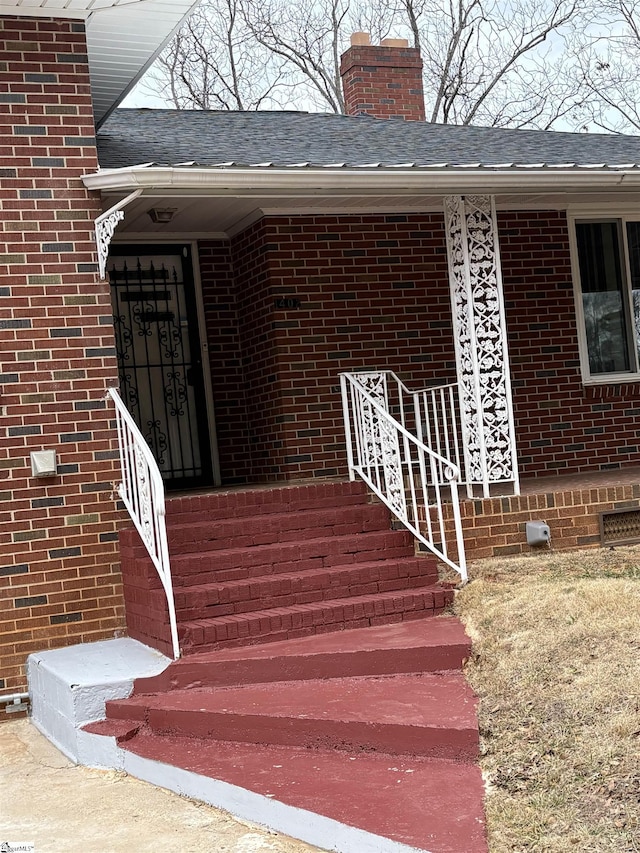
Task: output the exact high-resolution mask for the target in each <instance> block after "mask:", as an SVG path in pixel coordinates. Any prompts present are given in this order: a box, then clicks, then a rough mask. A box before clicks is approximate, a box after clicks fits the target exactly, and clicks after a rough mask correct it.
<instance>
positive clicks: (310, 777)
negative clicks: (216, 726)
mask: <svg viewBox="0 0 640 853" xmlns="http://www.w3.org/2000/svg"><path fill="white" fill-rule="evenodd" d="M123 746H124V747H125V748H126V749H127V750H128V751H130V752H132V753H134V754H135V755H137V756H141V757H144V758H147V759H151V760H153V761H156V762H162V763H163V764H165V765H172V766H174V767H179V768H183V769H185V770H189V771H191V772H193V773H198V774H201V776H202V777H204V778H211V779H216V780H221V781H223V782H227V783H229V784H231V785H234V786H237V787H236V789H235V790H236V791H237V792H238V793H237V794H235V795H234V801H235V803H240V804H242V789H248V790H249V791H251V792H255V793H257V794H260V795H262V797H264V798H266V799H268V800H270V801H271V804H274V805H275V809H277V804H278V803H283V804H285V805H287V806H291V807H293V808H295V809H296V810H297V809H302V810H304V811H303V812H302V814H301V815H300V817H299V819H298V823H303V824H304V826H305V829H306V828H307V827H310V828H312V829H313V830H315V836H314V837H313V838H311V839H310V837H309V834H308V833H307V834H303V835H302V837H303V838H306V839H308V840H312V842H313V843H315V844H318V845H319V846H321V847H326V848H327V849H340V850H343V851H344V850H345V849H349V851H350V853H358V847H357V846H351V847H349V848H345V846H344V845H341V846H340V847H338V848H336V847H335V846H334V844H335V841H336V835H337V834H338V833H339V828H338V829H336V824H333V825H329V826H327V827H326V828H324V827H322V826H320V827H318V826H316V824H317V818H316V816H317V815H320V816H322V817H326V818H329V819H330V820H332V821H336V822H337V824H341V825H342V824H343V825H345V826H347V827H350V828H356V829H361V830H364V831H365V832H368V833H372V834H374V835H375V836H377V837H379V838H380V839H381V843H380V846H376V847H375V849H376V850H385V851H388V850H390V847H389V846H388V845H386V844H385V843H384V839H391V841H392V842H395V843H396V844H402V845H406V847H404V848H400V849H403V850H405V849H407V848H409V849H411V850H415V851H429V853H487V842H486V838H485V828H484V813H483V807H482V801H483V782H482V777H481V774H480V770H479V768H478V767H476V766H474V765H470V764H460V763H457V762H451V761H442V760H433V759H432V760H428V759H420V758H414V757H406V756H388V755H380V754H376V753H363V752H360V753H357V754H349V753H346V752H340V751H336V750H308V749H295V748H293V747H282V746H280V747H275V746H257V745H255V744H238V743H225V742H222V741H210V740H200V739H194V738H182V737H179V736H172V737H158V736H155V735H152V734H140V735H138V736H137V737H134V738H132V739H131V740H130V741H128V742H127V743H125V744H123ZM158 770H159V771H161V767H160V768H158ZM211 802H212V804H214V805H220V806H222V807H223V808H224V807H227V808H229V807H230V804H229V801H228V800H226V799H223V798H222V795H221V796H220V798H218V799H216V797H215V796H214V797H213V798H212V800H211ZM231 807H232V808H233V806H231ZM268 808H269V804H268V803H267V804H266V805H265V808H264V812H265V814H268V813H269V812H268V811H267V809H268ZM245 814H246V812H245ZM285 819H286V818H285ZM280 829H281V830H282V831H285V832H289V833H290V834H291V832H292V829H288V828H287V825H286V823H285V824H284V826H283V825H280ZM293 829H295V827H293ZM323 833H324V839H323V837H322V836H323ZM356 843H357V842H356ZM369 843H370V844H371V842H369ZM360 849H362V848H360ZM367 849H369V850H371V849H373V847H371V846H369V847H368V848H367ZM395 849H396V850H397V849H398V848H395Z"/></svg>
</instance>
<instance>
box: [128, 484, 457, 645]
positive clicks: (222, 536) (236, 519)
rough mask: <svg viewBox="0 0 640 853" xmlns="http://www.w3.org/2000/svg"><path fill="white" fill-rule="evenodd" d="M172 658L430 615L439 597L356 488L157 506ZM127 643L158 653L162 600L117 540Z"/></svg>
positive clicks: (438, 607)
mask: <svg viewBox="0 0 640 853" xmlns="http://www.w3.org/2000/svg"><path fill="white" fill-rule="evenodd" d="M167 523H168V534H169V540H170V543H171V544H170V554H171V569H172V576H173V584H174V593H175V594H174V597H175V603H176V612H177V617H178V623H179V626H178V627H179V637H180V642H181V648H182V651H183V653H185V652H186V653H194V652H196V651H200V650H206V649H214V648H219V647H221V646H222V645H229V646H239V645H243V644H255V643H261V642H274V641H278V640H284V639H287V638H296V637H303V636H307V635H309V634H319V633H325V632H328V631H335V630H343V629H345V628H350V629H351V628H360V627H367V626H371V625H377V624H386V623H390V622H400V621H403V620H405V619H416V618H423V617H426V616H432V615H434V614H435V613H438V612H441V611H442V609H443V608H444V607H445V606H446V605H447V604H448V603H449V602H450V600H451V592H450V590H443V589H440V588H439V587H438V582H437V565H436V562H435V560H434V558H432V557H430V556H419V557H416V554H415V542H414V540H413V538H412V536H411V535H410V534H409V533H408V532H407V531H406V530H404V529H403V530H394V529H391V523H390V516H389V513H388V511H387V510H386V508H384V507H383V506H382V505H381V504H379V503H377V502H376V503H372V502H371V501H370V498H369V496H368V494H367V492H366V490H365V488H364V486H363V484H360V483H343V482H324V483H317V484H315V483H314V484H313V485H307V486H286V487H278V488H272V487H267V488H255V489H239V490H234V491H229V492H215V493H212V494H208V495H199V496H191V497H181V498H177V499H171V500H169V501H168V503H167ZM121 565H122V575H123V585H124V591H125V601H126V612H127V627H128V630H129V634H130V636H132V637H134V638H136V639H139V640H141V641H142V642H145V643H147V644H149V645H152V646H155V647H156V648H159V649H160V650H161V651H164V652H165V653H167V652H169V651H170V645H169V635H168V631H167V617H166V601H165V597H164V591H163V589H162V585H161V583H160V580H159V578H158V576H157V574H156V572H155V570H154V569H153V567H152V565H151V561H150V559H149V557H148V556H147V555H146V552H145V550H144V548H143V546H142V545H141V543H140V541H139V539H138V538H137V534H136V535H134V534H133V533H131V532H130V531H123V533H122V535H121Z"/></svg>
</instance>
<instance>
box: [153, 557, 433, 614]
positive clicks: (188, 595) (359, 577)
mask: <svg viewBox="0 0 640 853" xmlns="http://www.w3.org/2000/svg"><path fill="white" fill-rule="evenodd" d="M437 578H438V573H437V568H436V564H435V561H434V560H428V559H420V558H415V557H412V558H408V559H404V560H378V561H376V562H373V563H352V564H350V565H348V566H334V567H332V568H330V569H324V568H323V569H310V570H307V571H305V572H284V573H278V574H274V575H268V576H265V577H259V578H247V579H244V580H239V581H232V582H227V583H209V584H198V585H195V586H189V587H175V588H174V596H175V604H176V613H177V616H178V619H181V620H189V619H199V618H208V617H211V616H228V615H229V614H232V613H247V612H250V611H251V610H256V609H260V610H264V609H267V608H271V607H290V606H291V605H294V604H310V603H311V602H314V601H323V600H327V599H332V598H348V597H350V596H354V595H371V594H374V593H378V592H390V591H391V590H400V589H409V588H415V587H422V586H425V585H427V584H432V583H434V582H435V581H436V580H437ZM157 594H158V595H162V593H157Z"/></svg>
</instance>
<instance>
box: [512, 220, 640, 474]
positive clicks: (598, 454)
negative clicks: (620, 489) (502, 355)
mask: <svg viewBox="0 0 640 853" xmlns="http://www.w3.org/2000/svg"><path fill="white" fill-rule="evenodd" d="M499 229H500V246H501V253H502V265H503V276H504V292H505V300H506V305H507V327H508V334H509V349H510V354H511V373H512V377H513V399H514V409H515V417H516V438H517V442H518V452H519V461H520V468H521V472H522V473H523V474H525V475H526V474H541V473H545V472H547V473H550V474H552V473H557V472H559V473H564V472H567V473H569V472H579V471H589V470H591V471H594V470H595V471H597V470H602V469H607V468H614V469H615V468H619V467H620V466H621V465H624V464H628V463H633V464H635V465H637V464H640V440H639V439H638V417H639V416H640V384H638V383H625V384H621V385H617V386H611V385H599V386H585V385H583V384H582V380H581V376H580V363H579V356H578V330H577V324H576V316H575V300H574V295H573V283H572V278H571V264H570V256H569V236H568V226H567V220H566V216H565V214H564V213H562V212H553V211H542V212H523V213H510V214H502V215H500V217H499Z"/></svg>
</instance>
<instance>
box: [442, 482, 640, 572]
mask: <svg viewBox="0 0 640 853" xmlns="http://www.w3.org/2000/svg"><path fill="white" fill-rule="evenodd" d="M639 506H640V485H638V484H635V485H633V484H627V483H625V484H621V485H600V486H597V487H593V486H592V487H589V488H579V487H575V488H567V487H564V488H562V489H561V490H560V491H555V492H549V493H546V494H542V493H541V494H534V495H520V496H519V497H508V498H487V499H485V500H463V501H462V502H461V505H460V512H461V516H462V529H463V532H464V543H465V551H466V555H467V559H468V560H481V559H486V558H489V557H509V556H513V555H515V554H531V555H532V556H533V555H535V554H537V553H543V552H544V551H545V550H546V548H547V546H546V545H541V546H536V547H532V546H531V545H529V544H527V537H526V524H527V522H528V521H541V520H543V521H544V522H545V523H546V524H548V525H549V527H550V529H551V547H552V548H553V549H554V550H555V551H565V550H575V549H577V548H595V547H599V546H600V544H601V538H600V513H603V512H611V511H616V510H618V511H619V510H629V511H634V510H635V511H637V510H638V507H639ZM448 516H449V517H448V518H447V528H448V531H449V534H450V535H452V531H453V520H452V518H451V517H450V516H451V514H450V512H448Z"/></svg>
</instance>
